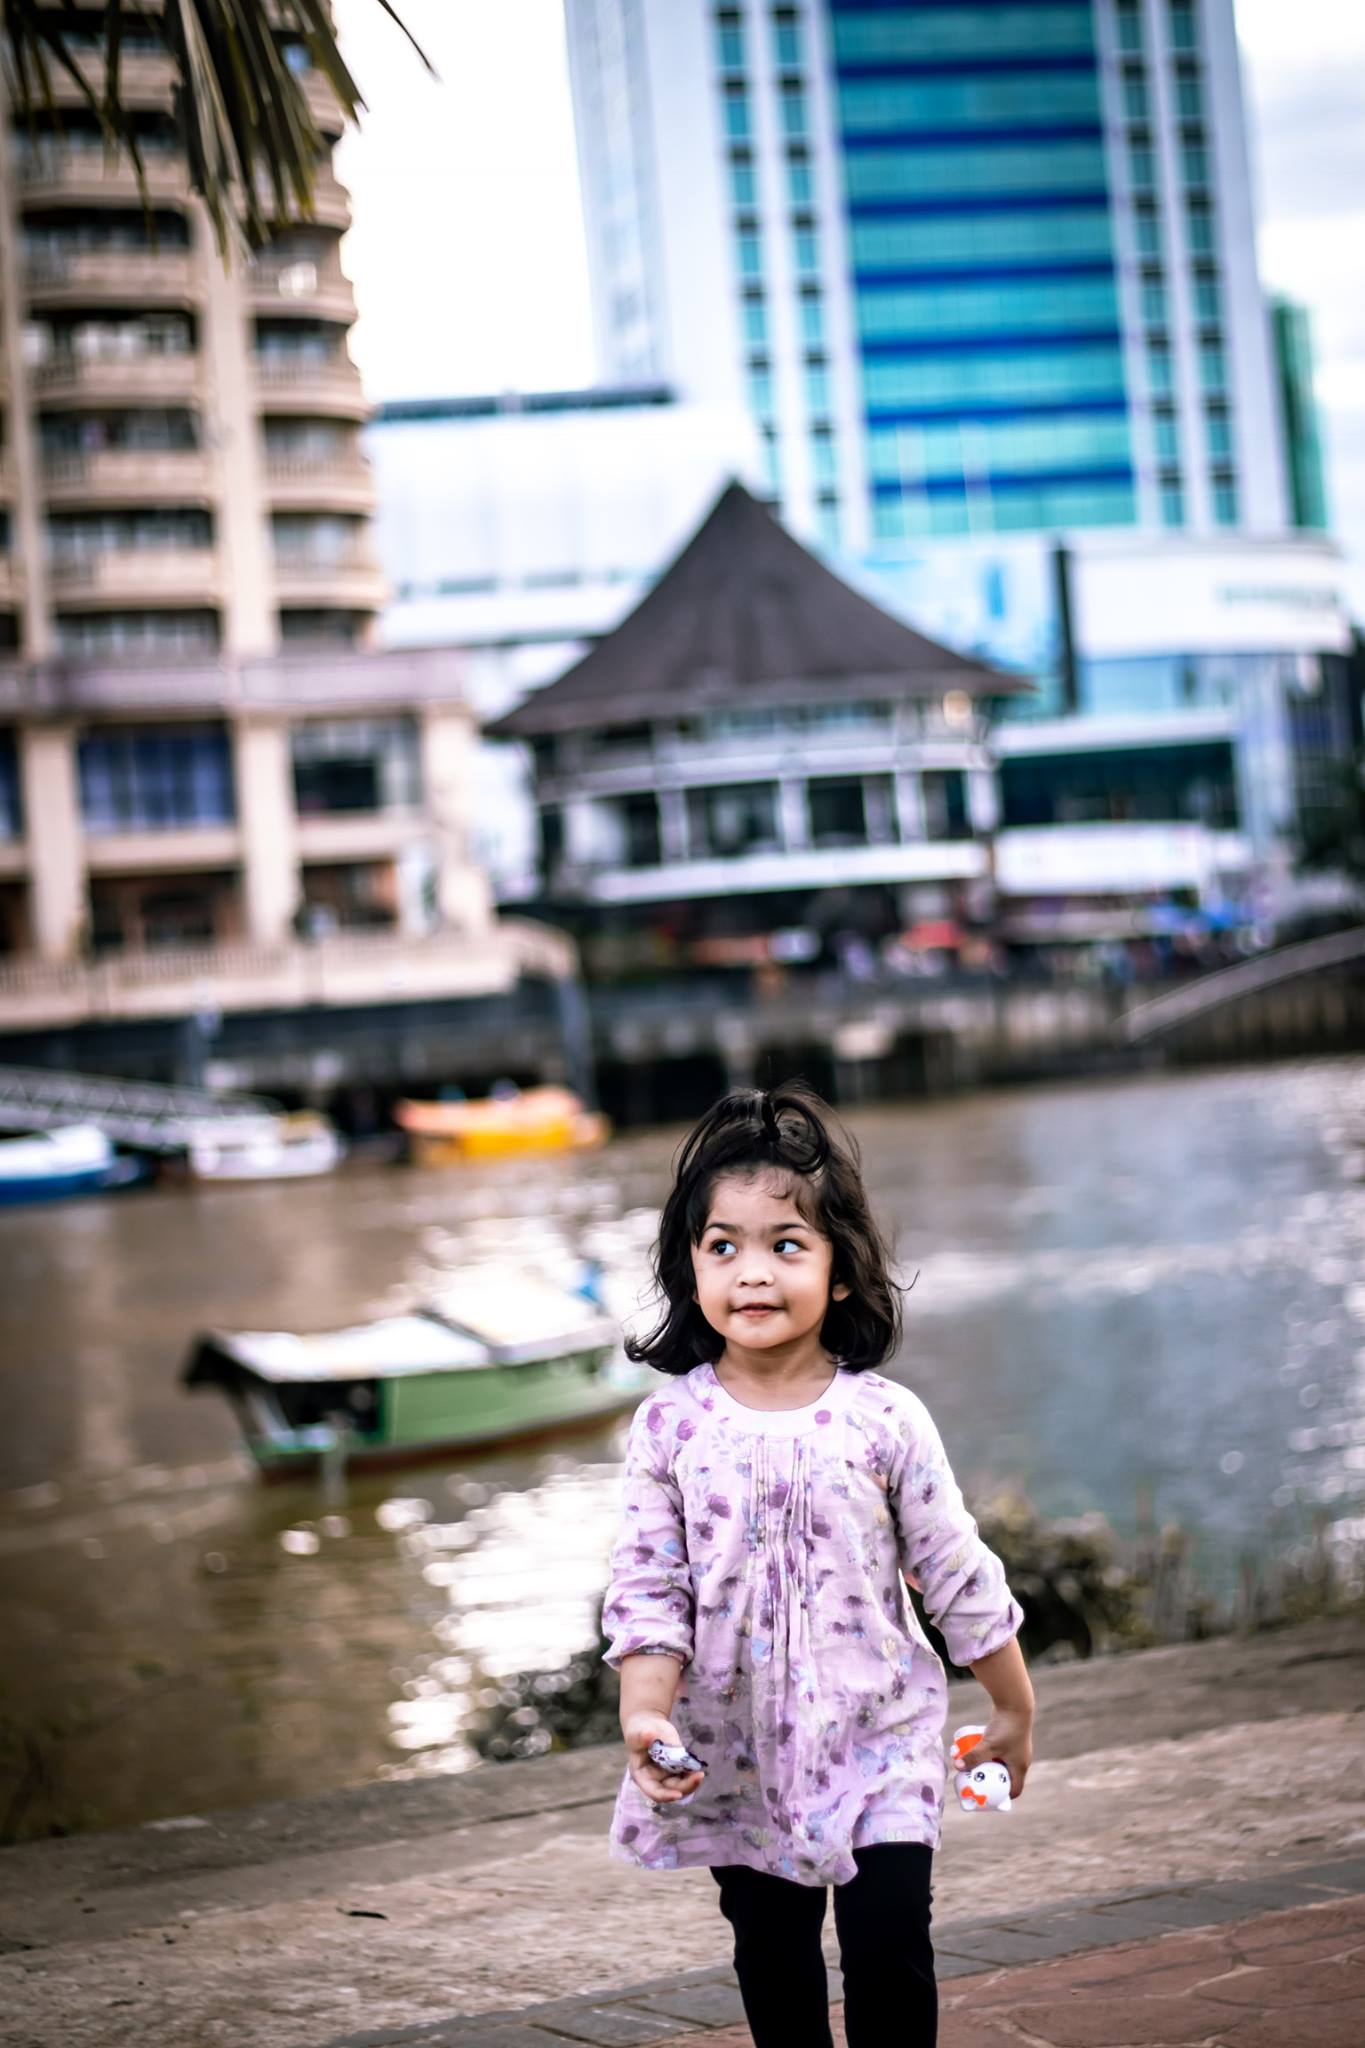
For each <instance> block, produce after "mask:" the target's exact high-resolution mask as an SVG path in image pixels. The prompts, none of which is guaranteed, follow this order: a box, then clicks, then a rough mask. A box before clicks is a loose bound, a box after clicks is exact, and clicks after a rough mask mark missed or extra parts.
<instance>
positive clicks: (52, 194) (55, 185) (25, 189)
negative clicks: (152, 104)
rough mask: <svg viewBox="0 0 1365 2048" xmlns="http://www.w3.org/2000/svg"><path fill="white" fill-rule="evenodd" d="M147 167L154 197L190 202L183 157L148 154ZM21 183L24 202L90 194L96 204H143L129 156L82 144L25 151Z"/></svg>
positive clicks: (149, 195)
mask: <svg viewBox="0 0 1365 2048" xmlns="http://www.w3.org/2000/svg"><path fill="white" fill-rule="evenodd" d="M143 169H144V171H145V173H146V179H147V195H148V197H149V198H150V199H153V200H166V199H170V200H179V201H180V203H181V204H182V205H188V203H189V199H190V183H189V173H188V172H187V170H186V168H185V163H184V159H183V158H182V157H178V156H161V155H156V156H153V155H147V156H144V158H143ZM19 183H20V186H21V188H22V194H23V202H24V204H25V205H26V206H38V205H42V204H44V203H46V202H48V201H62V200H70V199H88V200H91V201H92V202H93V203H94V204H96V205H104V204H107V203H108V202H109V201H111V200H124V201H126V202H127V203H128V205H130V206H140V205H141V204H142V194H141V192H140V191H139V189H138V182H137V173H136V172H135V171H134V169H133V166H132V164H131V163H130V162H129V161H128V159H127V157H126V156H121V155H118V154H116V153H111V152H110V151H108V150H105V149H102V148H95V149H90V148H82V147H81V146H80V144H78V143H54V144H52V145H51V146H50V147H49V146H42V147H40V148H38V149H34V150H30V151H28V152H26V153H25V154H24V155H22V156H21V157H20V160H19Z"/></svg>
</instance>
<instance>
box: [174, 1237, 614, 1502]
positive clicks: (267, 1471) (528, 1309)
mask: <svg viewBox="0 0 1365 2048" xmlns="http://www.w3.org/2000/svg"><path fill="white" fill-rule="evenodd" d="M653 1377H654V1376H653V1374H652V1373H650V1372H649V1371H648V1370H647V1369H646V1368H644V1367H642V1366H636V1365H631V1364H630V1363H629V1362H628V1361H627V1360H626V1359H625V1358H623V1357H622V1356H621V1352H620V1342H619V1333H618V1329H617V1325H616V1323H615V1322H614V1321H613V1320H612V1319H611V1318H610V1317H609V1316H607V1315H605V1314H604V1313H603V1311H602V1309H601V1307H600V1306H599V1305H598V1303H597V1302H596V1301H594V1300H590V1299H588V1298H586V1297H585V1296H584V1295H583V1294H581V1293H574V1292H571V1291H569V1290H567V1289H564V1288H560V1287H557V1286H554V1285H552V1284H551V1283H549V1282H547V1281H544V1280H541V1279H538V1278H536V1277H535V1276H528V1275H527V1274H525V1273H521V1272H508V1271H506V1270H498V1271H484V1272H476V1273H471V1274H465V1275H461V1276H459V1277H458V1278H457V1279H454V1280H452V1281H451V1282H450V1284H449V1285H448V1286H447V1287H445V1288H443V1289H442V1291H441V1293H440V1294H439V1296H438V1297H437V1298H436V1299H435V1300H434V1301H431V1302H428V1303H425V1304H423V1305H422V1306H421V1307H419V1308H415V1309H413V1310H411V1311H410V1312H409V1313H407V1314H402V1315H393V1316H385V1317H382V1318H381V1319H380V1320H379V1321H377V1322H373V1323H362V1324H358V1325H354V1326H352V1327H351V1328H350V1329H344V1330H327V1331H319V1332H318V1333H317V1334H316V1335H297V1334H295V1333H294V1332H293V1331H287V1330H232V1331H229V1330H209V1331H206V1332H205V1333H204V1334H203V1335H202V1336H201V1337H199V1338H197V1339H196V1341H195V1343H194V1345H193V1347H192V1349H191V1352H190V1356H189V1359H188V1360H187V1362H186V1367H185V1374H184V1379H185V1384H186V1385H187V1386H190V1387H201V1386H215V1387H218V1388H219V1389H220V1390H221V1391H222V1392H223V1393H224V1394H225V1395H226V1396H227V1398H228V1400H229V1401H230V1402H231V1404H232V1407H233V1410H234V1412H235V1414H236V1416H237V1420H238V1423H239V1425H240V1427H241V1430H242V1434H243V1436H244V1437H245V1439H246V1442H247V1446H248V1448H249V1450H250V1452H251V1455H252V1457H253V1458H254V1459H255V1461H256V1464H257V1466H258V1468H259V1470H260V1471H261V1473H262V1474H263V1475H264V1476H266V1477H278V1476H283V1475H285V1474H288V1473H297V1472H306V1471H308V1470H310V1469H312V1468H313V1467H315V1466H316V1465H317V1464H318V1463H319V1461H320V1460H324V1459H326V1458H327V1457H328V1456H329V1455H339V1456H340V1457H341V1458H342V1459H343V1460H344V1462H345V1463H346V1464H347V1465H358V1466H371V1465H393V1464H406V1463H410V1462H413V1461H415V1460H419V1459H423V1458H432V1457H448V1456H450V1455H451V1454H452V1453H455V1452H458V1451H462V1450H470V1449H473V1448H475V1447H480V1446H487V1445H492V1444H501V1443H508V1442H513V1441H516V1440H517V1439H520V1438H526V1437H537V1436H557V1435H560V1434H561V1433H563V1432H564V1431H566V1430H571V1429H583V1428H588V1427H591V1426H594V1425H596V1424H599V1423H601V1422H603V1421H605V1420H606V1419H607V1418H608V1417H609V1416H612V1415H615V1414H617V1413H619V1412H620V1410H621V1409H623V1408H628V1407H633V1406H634V1405H635V1404H636V1403H637V1402H638V1401H639V1400H640V1399H641V1398H642V1397H643V1395H644V1394H645V1393H646V1391H647V1390H648V1387H649V1385H650V1383H651V1382H652V1380H653Z"/></svg>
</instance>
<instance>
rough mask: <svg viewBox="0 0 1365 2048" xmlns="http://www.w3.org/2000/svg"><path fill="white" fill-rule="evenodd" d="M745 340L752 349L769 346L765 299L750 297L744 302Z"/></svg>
mask: <svg viewBox="0 0 1365 2048" xmlns="http://www.w3.org/2000/svg"><path fill="white" fill-rule="evenodd" d="M744 339H745V341H746V342H747V343H748V344H749V347H750V348H766V347H767V345H768V308H767V305H766V303H765V301H764V300H763V299H760V298H754V297H749V298H747V299H746V300H745V301H744Z"/></svg>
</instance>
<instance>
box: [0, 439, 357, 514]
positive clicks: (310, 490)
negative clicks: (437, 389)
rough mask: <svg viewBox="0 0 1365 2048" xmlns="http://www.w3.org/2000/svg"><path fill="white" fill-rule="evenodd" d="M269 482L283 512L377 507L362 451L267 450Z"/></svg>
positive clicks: (270, 493)
mask: <svg viewBox="0 0 1365 2048" xmlns="http://www.w3.org/2000/svg"><path fill="white" fill-rule="evenodd" d="M265 482H266V493H267V496H268V497H269V499H270V503H271V506H272V508H273V509H275V510H277V511H281V512H285V511H290V510H293V509H297V510H299V511H302V512H309V511H319V512H372V511H373V510H374V506H375V487H374V473H373V471H372V470H371V468H370V465H369V463H368V462H366V460H365V458H364V457H363V456H362V455H359V454H356V455H282V454H273V453H271V452H270V451H269V450H267V451H266V458H265ZM2 487H3V482H2V480H0V488H2Z"/></svg>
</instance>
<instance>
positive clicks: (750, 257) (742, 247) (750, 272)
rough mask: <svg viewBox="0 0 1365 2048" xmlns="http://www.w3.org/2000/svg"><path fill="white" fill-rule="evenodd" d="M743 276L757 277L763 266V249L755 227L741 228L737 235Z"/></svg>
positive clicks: (740, 272)
mask: <svg viewBox="0 0 1365 2048" xmlns="http://www.w3.org/2000/svg"><path fill="white" fill-rule="evenodd" d="M736 244H737V247H738V250H739V274H740V276H741V277H757V276H758V275H759V274H760V272H761V271H762V268H763V256H762V250H761V248H760V246H759V240H758V235H757V233H756V232H755V230H754V229H753V228H741V229H740V231H739V234H738V236H737V237H736Z"/></svg>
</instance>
